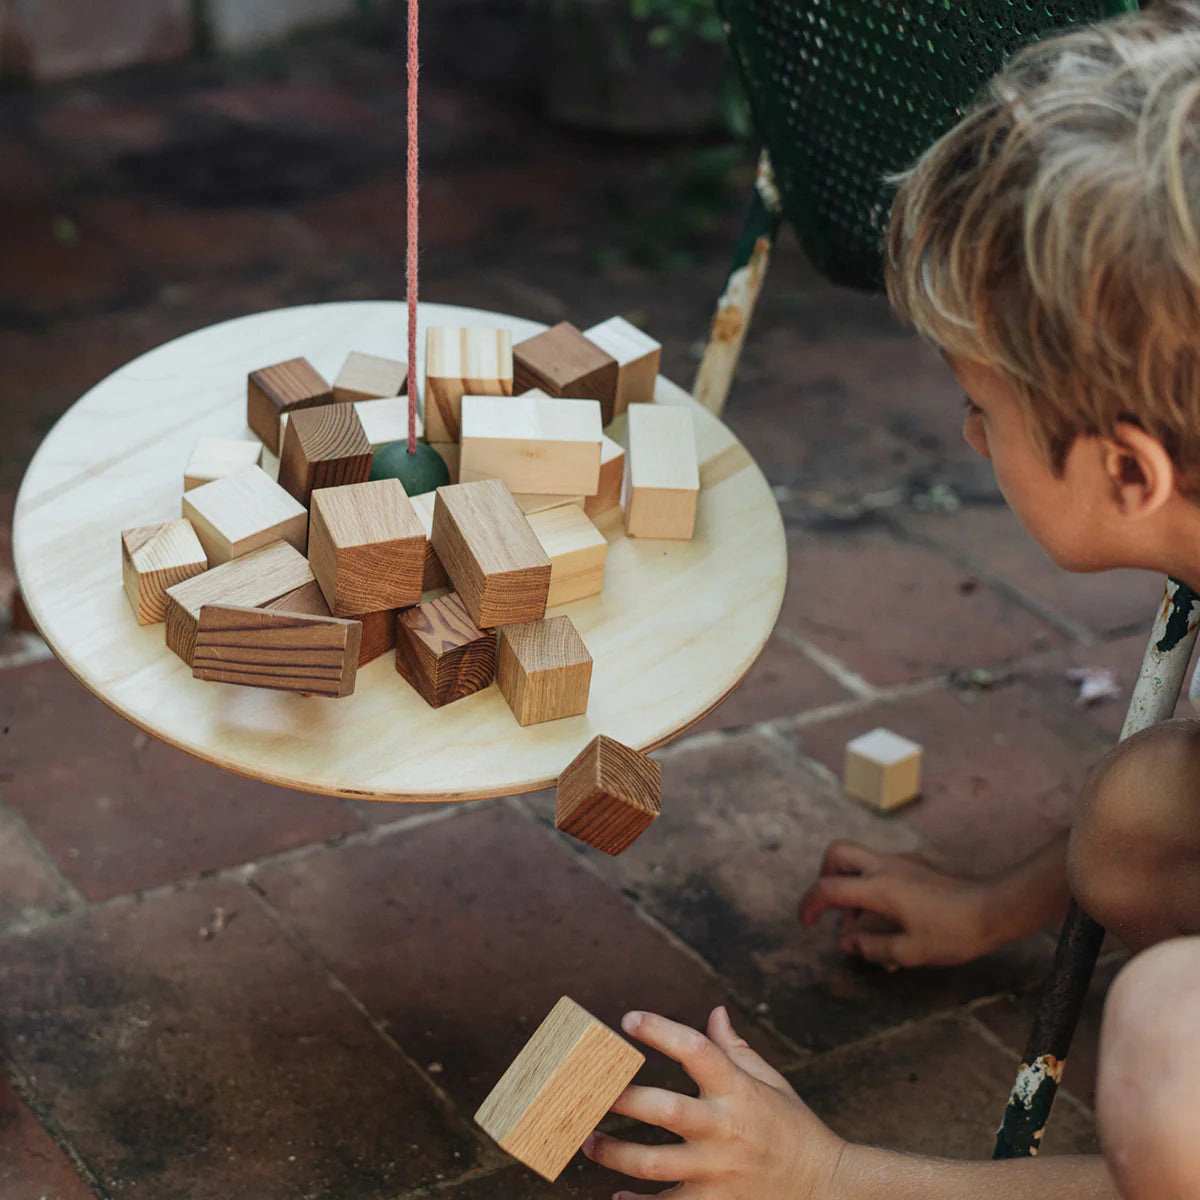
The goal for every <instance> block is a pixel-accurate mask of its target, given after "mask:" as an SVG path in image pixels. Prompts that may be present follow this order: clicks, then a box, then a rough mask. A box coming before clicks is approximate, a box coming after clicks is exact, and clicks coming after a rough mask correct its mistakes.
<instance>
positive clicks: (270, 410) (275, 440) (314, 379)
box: [246, 358, 333, 454]
mask: <svg viewBox="0 0 1200 1200" xmlns="http://www.w3.org/2000/svg"><path fill="white" fill-rule="evenodd" d="M332 403H333V389H332V388H330V386H329V384H328V383H326V382H325V380H324V379H323V378H322V377H321V375H320V374H319V373H318V372H317V371H316V370H315V369H314V367H313V365H312V363H310V362H309V361H308V359H306V358H292V359H289V360H288V361H287V362H281V363H275V365H274V366H270V367H262V368H261V369H259V370H257V371H251V372H250V375H249V377H248V379H247V381H246V424H247V425H249V426H250V428H251V429H252V430H254V432H255V433H256V434H258V436H259V437H260V438H261V439H262V442H263V445H265V446H266V448H267V449H268V450H270V451H271V453H272V454H278V453H279V418H280V416H281V415H282V414H283V413H285V412H286V413H290V412H295V411H296V409H298V408H313V407H315V406H316V405H318V404H332Z"/></svg>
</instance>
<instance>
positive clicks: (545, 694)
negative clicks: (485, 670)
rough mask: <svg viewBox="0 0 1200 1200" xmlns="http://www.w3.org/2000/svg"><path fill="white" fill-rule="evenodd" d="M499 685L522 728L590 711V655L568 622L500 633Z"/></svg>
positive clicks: (549, 622)
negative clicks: (588, 709)
mask: <svg viewBox="0 0 1200 1200" xmlns="http://www.w3.org/2000/svg"><path fill="white" fill-rule="evenodd" d="M496 682H497V683H498V684H499V685H500V690H501V691H502V692H503V693H504V698H505V700H507V701H508V706H509V708H511V709H512V710H513V715H514V716H515V717H516V718H517V720H518V721H519V722H520V723H521V724H522V725H538V724H540V723H541V722H542V721H557V720H558V719H559V718H561V717H577V716H579V715H580V714H582V713H585V712H587V703H588V691H589V690H590V688H591V683H592V656H591V655H590V654H589V653H588V650H587V647H586V646H585V645H584V644H583V638H581V637H580V636H579V634H578V632H576V629H575V626H574V625H572V624H571V618H570V617H547V618H546V620H544V621H529V622H527V623H526V624H524V625H506V626H505V627H504V628H503V629H501V630H500V652H499V655H498V657H497V659H496Z"/></svg>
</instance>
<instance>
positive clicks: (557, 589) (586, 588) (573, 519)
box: [526, 504, 608, 608]
mask: <svg viewBox="0 0 1200 1200" xmlns="http://www.w3.org/2000/svg"><path fill="white" fill-rule="evenodd" d="M526 519H527V520H528V521H529V527H530V528H531V529H532V530H533V532H534V534H535V535H536V537H537V540H538V541H539V542H541V544H542V549H543V550H545V552H546V554H547V555H548V556H549V558H550V592H549V594H548V595H547V597H546V607H547V608H554V607H555V606H556V605H558V604H569V603H570V602H571V601H572V600H582V599H584V597H586V596H595V595H598V594H599V593H600V592H601V591H603V590H604V563H605V560H606V559H607V557H608V542H607V540H606V539H605V537H604V534H602V533H601V532H600V530H598V529H597V528H596V527H595V525H593V524H592V523H591V521H589V520H588V518H587V516H586V515H585V514H584V511H583V508H582V507H581V506H580V505H578V504H571V505H565V506H563V507H561V508H551V509H547V510H546V511H545V512H539V513H530V514H529V516H528V517H527V518H526Z"/></svg>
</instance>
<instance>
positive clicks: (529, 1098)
mask: <svg viewBox="0 0 1200 1200" xmlns="http://www.w3.org/2000/svg"><path fill="white" fill-rule="evenodd" d="M645 1061H646V1060H645V1057H644V1056H643V1055H642V1054H641V1053H640V1052H639V1051H638V1050H636V1049H634V1047H633V1046H631V1045H630V1044H629V1043H628V1042H627V1041H625V1039H624V1038H622V1037H620V1036H619V1035H618V1034H615V1033H613V1031H612V1030H611V1029H609V1028H608V1027H607V1026H606V1025H603V1024H601V1022H599V1021H597V1020H596V1018H595V1017H593V1016H592V1015H591V1014H590V1013H589V1012H588V1011H587V1010H586V1009H584V1008H581V1007H580V1006H579V1005H578V1004H576V1003H575V1001H574V1000H571V999H569V998H568V997H567V996H564V997H563V998H562V999H561V1000H559V1002H558V1003H557V1004H556V1005H555V1006H554V1007H553V1008H552V1009H551V1010H550V1015H549V1016H548V1017H547V1018H546V1019H545V1020H544V1021H543V1022H542V1023H541V1025H539V1026H538V1028H537V1030H536V1031H535V1032H534V1035H533V1037H531V1038H530V1039H529V1041H528V1042H527V1043H526V1044H525V1047H524V1049H523V1050H522V1051H521V1053H520V1054H518V1055H517V1057H516V1058H515V1059H514V1060H513V1062H512V1065H511V1066H510V1067H509V1068H508V1070H507V1071H505V1072H504V1074H503V1075H502V1076H501V1077H500V1082H499V1083H497V1084H496V1086H495V1087H494V1088H493V1089H492V1090H491V1093H490V1094H489V1095H488V1098H487V1099H486V1100H485V1101H484V1102H483V1104H482V1105H480V1108H479V1111H478V1112H477V1113H476V1114H475V1120H476V1121H477V1122H478V1123H479V1125H480V1126H481V1127H482V1128H483V1130H484V1131H485V1132H486V1133H488V1134H490V1135H491V1136H492V1137H493V1138H495V1140H496V1141H497V1142H498V1143H499V1144H500V1146H501V1147H502V1148H503V1149H505V1150H507V1151H508V1153H509V1154H511V1155H512V1156H513V1158H515V1159H517V1160H519V1161H520V1162H523V1163H524V1164H525V1165H526V1166H527V1167H529V1168H530V1169H532V1170H534V1171H536V1172H537V1173H538V1174H539V1175H541V1176H542V1178H543V1179H548V1180H550V1182H552V1183H553V1182H554V1180H555V1179H557V1178H558V1176H559V1175H560V1174H561V1173H562V1170H563V1168H564V1167H565V1166H566V1165H567V1163H568V1162H570V1161H571V1158H572V1156H573V1155H574V1154H575V1151H576V1150H578V1149H579V1147H580V1146H582V1145H583V1143H584V1140H585V1139H586V1138H587V1136H588V1134H589V1133H591V1132H592V1130H593V1129H595V1128H596V1126H597V1125H598V1124H599V1123H600V1121H601V1119H602V1118H603V1117H604V1115H605V1113H607V1112H608V1110H609V1109H610V1108H611V1107H612V1106H613V1103H614V1102H615V1101H616V1099H617V1097H618V1096H619V1095H620V1094H621V1093H622V1092H623V1091H624V1090H625V1089H626V1087H628V1086H629V1082H630V1080H632V1079H633V1077H634V1076H635V1075H636V1074H637V1073H638V1070H639V1069H640V1068H641V1066H642V1064H643V1063H644V1062H645Z"/></svg>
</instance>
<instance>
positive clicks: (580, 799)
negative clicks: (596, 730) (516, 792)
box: [554, 734, 662, 854]
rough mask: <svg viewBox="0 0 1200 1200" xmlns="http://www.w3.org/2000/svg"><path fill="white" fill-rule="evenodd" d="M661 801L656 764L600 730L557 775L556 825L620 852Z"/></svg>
mask: <svg viewBox="0 0 1200 1200" xmlns="http://www.w3.org/2000/svg"><path fill="white" fill-rule="evenodd" d="M661 806H662V771H661V768H660V767H659V765H658V763H656V762H655V761H654V760H653V759H652V758H650V757H648V756H647V755H645V754H642V753H641V752H640V751H638V750H633V749H631V748H630V747H629V746H623V745H622V744H621V743H620V742H618V741H614V740H613V739H612V738H610V737H605V736H604V735H603V734H601V735H600V736H599V737H597V738H593V739H592V740H591V741H590V742H589V743H588V744H587V745H586V746H585V747H584V748H583V750H582V751H580V753H579V755H578V756H577V757H576V758H575V759H574V761H573V762H571V763H570V765H569V766H568V767H567V768H566V770H565V771H563V773H562V775H560V776H559V780H558V796H557V802H556V804H555V810H554V827H555V828H556V829H559V830H561V831H562V832H563V833H569V834H570V835H571V836H572V837H575V838H578V839H579V840H580V841H581V842H587V844H588V845H589V846H595V847H596V849H597V850H603V851H604V853H605V854H620V853H621V852H622V851H623V850H625V849H627V848H628V847H629V846H630V845H632V844H633V842H634V841H636V839H637V838H639V837H640V836H641V835H642V834H643V833H645V831H646V830H647V829H648V828H649V827H650V824H651V822H653V821H654V820H655V819H656V818H657V817H658V814H659V812H660V810H661Z"/></svg>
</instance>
